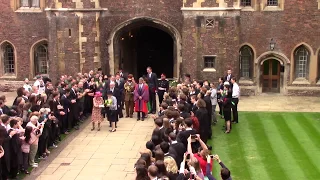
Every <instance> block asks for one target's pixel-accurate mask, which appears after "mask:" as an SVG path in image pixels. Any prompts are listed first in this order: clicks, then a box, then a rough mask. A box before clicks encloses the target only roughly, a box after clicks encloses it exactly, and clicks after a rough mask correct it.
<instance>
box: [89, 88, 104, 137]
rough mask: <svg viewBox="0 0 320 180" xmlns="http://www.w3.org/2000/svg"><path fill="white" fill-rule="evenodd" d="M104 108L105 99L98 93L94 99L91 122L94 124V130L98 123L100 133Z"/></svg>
mask: <svg viewBox="0 0 320 180" xmlns="http://www.w3.org/2000/svg"><path fill="white" fill-rule="evenodd" d="M102 107H104V106H103V98H102V94H101V92H99V91H97V92H96V93H95V95H94V98H93V108H92V115H91V122H92V129H91V131H93V130H94V129H95V123H96V122H97V123H98V131H100V123H101V121H102V114H101V108H102Z"/></svg>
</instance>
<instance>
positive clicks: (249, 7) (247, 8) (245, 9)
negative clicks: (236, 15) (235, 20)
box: [241, 6, 254, 11]
mask: <svg viewBox="0 0 320 180" xmlns="http://www.w3.org/2000/svg"><path fill="white" fill-rule="evenodd" d="M241 11H254V9H253V8H252V6H243V7H242V8H241Z"/></svg>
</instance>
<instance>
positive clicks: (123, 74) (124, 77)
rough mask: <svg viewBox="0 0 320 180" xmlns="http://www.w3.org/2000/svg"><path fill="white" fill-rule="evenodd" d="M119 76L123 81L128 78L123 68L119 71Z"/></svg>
mask: <svg viewBox="0 0 320 180" xmlns="http://www.w3.org/2000/svg"><path fill="white" fill-rule="evenodd" d="M118 73H119V75H120V77H121V78H122V79H123V80H125V81H126V80H127V78H128V73H126V72H123V69H122V68H120V69H119V72H118Z"/></svg>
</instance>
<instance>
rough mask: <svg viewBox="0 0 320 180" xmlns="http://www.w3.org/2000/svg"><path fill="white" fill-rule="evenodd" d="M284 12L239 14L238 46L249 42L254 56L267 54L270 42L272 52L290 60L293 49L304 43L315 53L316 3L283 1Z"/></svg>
mask: <svg viewBox="0 0 320 180" xmlns="http://www.w3.org/2000/svg"><path fill="white" fill-rule="evenodd" d="M284 2H285V4H284V11H278V12H267V11H256V12H241V20H240V27H241V32H240V36H239V37H240V44H242V43H250V44H252V45H253V46H254V48H255V50H256V52H257V56H256V57H258V56H259V55H261V54H262V53H264V52H266V51H269V43H270V39H271V38H273V39H274V41H275V42H276V47H275V50H276V51H279V52H282V53H284V54H285V55H286V56H287V57H288V58H289V59H291V52H292V50H293V48H294V47H295V46H296V45H298V44H299V43H301V42H306V43H307V44H309V45H310V46H311V47H312V51H313V52H315V51H316V50H317V49H318V48H319V47H320V36H319V34H320V32H319V29H320V23H319V22H320V10H318V2H317V1H299V0H295V1H294V0H290V1H284Z"/></svg>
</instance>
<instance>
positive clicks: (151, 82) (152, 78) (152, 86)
mask: <svg viewBox="0 0 320 180" xmlns="http://www.w3.org/2000/svg"><path fill="white" fill-rule="evenodd" d="M147 73H148V74H147V78H148V82H147V83H148V86H149V102H150V105H151V111H149V113H152V114H155V113H156V93H157V90H158V78H157V75H156V73H153V72H152V68H151V67H147Z"/></svg>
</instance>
